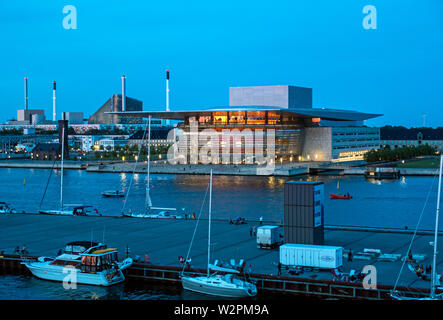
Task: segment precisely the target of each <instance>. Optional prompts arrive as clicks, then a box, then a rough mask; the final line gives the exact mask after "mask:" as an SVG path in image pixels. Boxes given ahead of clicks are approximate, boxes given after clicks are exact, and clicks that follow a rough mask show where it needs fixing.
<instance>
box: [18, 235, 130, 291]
mask: <svg viewBox="0 0 443 320" xmlns="http://www.w3.org/2000/svg"><path fill="white" fill-rule="evenodd" d="M132 263H133V260H132V258H129V257H128V258H126V259H124V260H123V261H122V262H119V261H118V250H117V249H116V248H108V247H107V246H106V245H105V244H103V243H98V242H93V241H73V242H70V243H67V244H66V246H65V249H64V250H63V251H62V250H60V252H59V254H58V255H57V257H55V258H51V257H39V258H38V259H37V261H26V260H24V261H22V264H23V265H25V266H26V267H27V268H28V269H29V271H30V272H31V273H32V274H33V275H34V276H36V277H37V278H40V279H43V280H52V281H61V282H63V281H66V279H67V273H69V274H70V275H72V276H71V277H70V279H71V280H72V282H75V283H78V284H88V285H97V286H110V285H113V284H117V283H120V282H123V281H124V280H125V276H124V274H123V272H122V271H123V270H124V269H126V268H128V267H129V266H131V265H132ZM67 267H68V268H70V269H71V271H69V270H67Z"/></svg>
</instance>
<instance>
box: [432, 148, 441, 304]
mask: <svg viewBox="0 0 443 320" xmlns="http://www.w3.org/2000/svg"><path fill="white" fill-rule="evenodd" d="M442 168H443V154H442V155H441V156H440V172H439V176H438V193H437V212H436V214H435V233H434V259H433V260H432V279H431V281H432V283H431V297H432V298H434V297H435V289H436V287H437V251H438V250H437V242H438V216H439V214H440V191H441V174H442Z"/></svg>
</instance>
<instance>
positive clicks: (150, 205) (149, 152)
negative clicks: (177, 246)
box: [146, 116, 152, 213]
mask: <svg viewBox="0 0 443 320" xmlns="http://www.w3.org/2000/svg"><path fill="white" fill-rule="evenodd" d="M150 164H151V116H149V120H148V176H147V180H148V181H147V184H146V213H148V211H149V209H151V207H152V203H151V197H150V195H149V185H150V181H151V177H150V171H151V170H150V168H151V167H150Z"/></svg>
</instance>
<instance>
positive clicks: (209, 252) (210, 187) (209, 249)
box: [208, 169, 212, 278]
mask: <svg viewBox="0 0 443 320" xmlns="http://www.w3.org/2000/svg"><path fill="white" fill-rule="evenodd" d="M211 210H212V169H211V180H210V184H209V218H208V221H209V227H208V278H209V263H210V259H211Z"/></svg>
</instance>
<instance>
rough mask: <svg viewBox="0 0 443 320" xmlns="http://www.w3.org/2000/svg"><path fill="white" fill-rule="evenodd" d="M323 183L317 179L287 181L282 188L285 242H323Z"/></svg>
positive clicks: (319, 243) (321, 243) (317, 243)
mask: <svg viewBox="0 0 443 320" xmlns="http://www.w3.org/2000/svg"><path fill="white" fill-rule="evenodd" d="M323 201H324V185H323V182H318V181H289V182H287V183H285V188H284V231H285V242H286V243H298V244H316V245H323V244H324V204H323Z"/></svg>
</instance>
